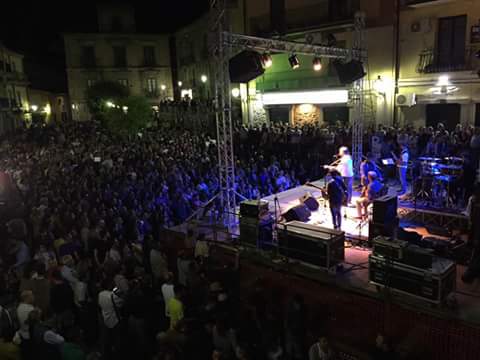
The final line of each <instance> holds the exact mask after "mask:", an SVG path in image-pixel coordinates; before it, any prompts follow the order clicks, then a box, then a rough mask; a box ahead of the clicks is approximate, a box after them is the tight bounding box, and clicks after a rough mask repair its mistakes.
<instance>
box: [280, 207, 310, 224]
mask: <svg viewBox="0 0 480 360" xmlns="http://www.w3.org/2000/svg"><path fill="white" fill-rule="evenodd" d="M311 214H312V213H311V212H310V209H309V208H308V207H307V205H305V204H300V205H297V206H294V207H292V208H291V209H290V210H288V211H287V212H286V213H284V214H283V215H282V216H283V217H284V218H285V220H286V221H287V222H290V221H295V220H297V221H302V222H306V221H308V219H309V218H310V215H311Z"/></svg>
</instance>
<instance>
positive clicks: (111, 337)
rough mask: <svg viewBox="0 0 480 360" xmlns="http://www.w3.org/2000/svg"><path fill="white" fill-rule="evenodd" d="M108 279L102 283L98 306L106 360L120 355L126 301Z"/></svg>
mask: <svg viewBox="0 0 480 360" xmlns="http://www.w3.org/2000/svg"><path fill="white" fill-rule="evenodd" d="M112 287H113V284H112V282H111V281H109V280H108V279H105V280H104V281H103V283H102V291H100V293H99V294H98V305H99V307H100V310H101V318H102V345H103V346H102V347H103V354H104V355H105V358H106V359H115V358H117V357H118V355H119V354H120V348H121V340H122V327H121V324H120V322H121V321H122V320H123V319H122V315H121V309H122V307H123V305H124V299H123V298H122V297H121V296H120V295H119V293H118V292H117V291H115V289H113V290H112Z"/></svg>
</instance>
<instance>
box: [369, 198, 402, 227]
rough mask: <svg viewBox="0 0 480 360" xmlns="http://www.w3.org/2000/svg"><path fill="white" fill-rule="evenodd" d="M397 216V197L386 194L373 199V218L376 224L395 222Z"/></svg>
mask: <svg viewBox="0 0 480 360" xmlns="http://www.w3.org/2000/svg"><path fill="white" fill-rule="evenodd" d="M396 218H397V197H396V196H389V195H385V196H382V197H379V198H377V199H375V200H374V201H373V216H372V220H373V222H374V223H376V224H388V223H393V222H395V219H396Z"/></svg>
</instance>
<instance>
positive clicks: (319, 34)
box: [175, 0, 395, 124]
mask: <svg viewBox="0 0 480 360" xmlns="http://www.w3.org/2000/svg"><path fill="white" fill-rule="evenodd" d="M394 4H395V1H394V0H370V1H367V0H276V1H270V0H244V1H235V0H232V1H228V16H229V21H230V26H231V30H232V31H233V32H235V33H240V34H246V35H252V36H259V37H263V38H281V39H285V40H291V41H296V42H303V43H313V44H322V45H325V44H331V45H332V46H337V47H344V48H350V47H351V46H352V42H353V36H354V16H355V13H357V12H363V13H365V15H366V30H365V38H366V43H367V48H368V55H369V56H368V58H369V61H368V63H367V64H365V70H366V72H367V76H366V80H367V81H366V83H367V89H371V90H372V91H370V90H368V91H369V101H371V102H372V105H371V107H372V109H373V110H372V114H373V118H372V119H369V122H371V123H379V122H381V123H391V122H392V119H391V117H392V109H393V100H394V93H393V86H388V85H391V84H393V77H394V73H395V71H394V47H393V45H392V39H393V38H394V13H395V12H394ZM209 26H210V25H209V21H208V16H205V17H204V18H202V19H200V20H199V21H197V22H196V23H194V24H192V25H190V26H187V27H186V28H184V29H182V30H180V31H178V32H177V33H176V34H175V39H176V42H175V44H176V57H177V59H176V60H177V61H176V66H177V70H178V71H177V73H178V78H179V80H180V81H181V82H182V85H183V86H184V87H187V88H188V89H193V91H192V93H193V94H194V95H195V94H198V95H199V96H201V95H202V92H201V91H195V89H199V90H200V89H202V88H206V89H210V91H211V90H212V88H211V86H208V84H207V86H205V84H202V83H201V77H202V75H205V77H204V78H208V79H209V80H210V79H211V80H212V82H213V81H214V79H213V71H212V70H214V67H213V66H214V65H215V64H211V63H210V59H211V57H210V58H209V56H210V54H209V53H208V51H206V50H207V49H208V37H207V36H206V35H205V34H207V33H208V30H209ZM201 28H203V29H205V30H204V31H200V29H201ZM332 39H333V42H334V43H332ZM240 50H243V49H235V50H234V53H235V52H238V51H240ZM271 55H272V60H273V62H272V66H271V67H269V68H267V69H265V73H264V74H263V75H261V76H259V77H258V78H256V79H255V80H253V81H250V82H249V83H248V84H232V95H233V103H234V108H235V107H241V109H242V118H243V119H242V120H243V123H245V124H258V123H265V122H271V123H275V122H281V123H290V124H301V123H304V122H313V123H318V124H323V123H334V122H336V121H345V122H347V121H349V118H350V112H351V104H350V102H349V101H348V100H346V101H345V99H344V98H343V99H342V100H338V102H332V103H322V104H316V103H313V104H309V103H307V104H299V103H288V101H287V102H286V103H285V101H283V100H282V101H281V103H276V100H275V98H276V97H277V95H278V96H283V97H285V96H287V97H288V96H289V95H294V96H295V93H304V92H306V91H309V92H311V91H313V92H326V91H331V90H345V91H348V90H349V89H350V85H346V86H345V85H342V84H341V83H340V82H339V79H338V74H337V72H336V69H335V68H334V66H332V61H329V60H328V59H321V62H322V69H321V70H320V71H314V69H313V67H312V61H313V58H314V56H302V55H298V56H297V57H298V60H299V62H300V67H299V68H298V69H295V70H293V69H292V68H291V66H290V64H289V60H288V58H289V57H290V56H291V55H292V54H286V53H282V54H274V53H272V54H271ZM207 71H208V73H207ZM379 76H380V79H381V82H382V84H385V85H384V86H383V87H382V91H381V93H380V92H376V91H373V90H374V89H375V88H376V87H377V83H378V79H379ZM320 96H321V95H320ZM194 97H195V96H194ZM265 97H268V98H269V99H270V101H269V102H268V103H265V102H264V101H263V99H264V98H265Z"/></svg>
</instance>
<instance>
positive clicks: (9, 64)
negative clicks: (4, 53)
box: [5, 56, 12, 72]
mask: <svg viewBox="0 0 480 360" xmlns="http://www.w3.org/2000/svg"><path fill="white" fill-rule="evenodd" d="M5 70H6V71H7V72H12V58H11V57H10V56H8V58H7V63H6V64H5Z"/></svg>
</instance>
